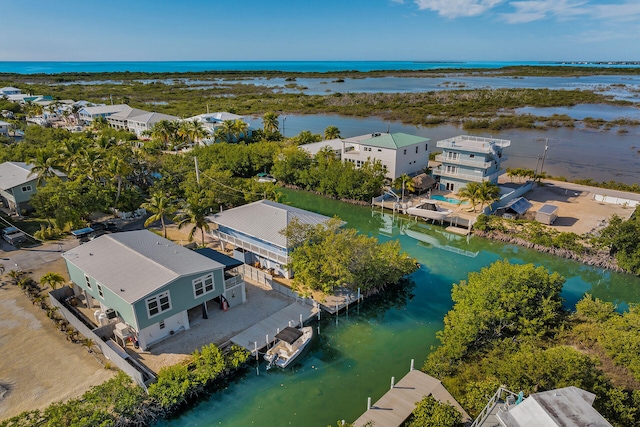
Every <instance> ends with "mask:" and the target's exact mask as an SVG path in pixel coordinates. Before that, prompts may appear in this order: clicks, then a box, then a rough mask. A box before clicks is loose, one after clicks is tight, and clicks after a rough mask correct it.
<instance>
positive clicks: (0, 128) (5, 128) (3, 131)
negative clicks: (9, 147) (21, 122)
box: [0, 120, 11, 136]
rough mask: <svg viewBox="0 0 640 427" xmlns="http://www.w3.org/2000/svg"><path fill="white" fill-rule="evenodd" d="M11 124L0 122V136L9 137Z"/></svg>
mask: <svg viewBox="0 0 640 427" xmlns="http://www.w3.org/2000/svg"><path fill="white" fill-rule="evenodd" d="M10 126H11V123H8V122H4V121H2V120H0V136H9V127H10Z"/></svg>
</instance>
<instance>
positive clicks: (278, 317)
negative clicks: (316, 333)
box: [231, 302, 319, 354]
mask: <svg viewBox="0 0 640 427" xmlns="http://www.w3.org/2000/svg"><path fill="white" fill-rule="evenodd" d="M318 310H319V308H317V307H312V306H309V305H306V304H301V303H299V302H294V303H292V304H290V305H288V306H286V307H285V308H283V309H282V310H280V311H278V312H277V313H274V314H272V315H271V316H269V317H267V318H266V319H264V320H263V321H261V322H259V323H257V324H255V325H253V326H252V327H250V328H248V329H246V330H244V331H243V332H240V333H239V334H238V335H236V336H234V337H233V338H231V342H232V343H234V344H237V345H239V346H241V347H244V348H246V349H247V350H248V351H250V352H252V354H255V353H254V350H255V347H256V343H257V347H258V349H261V348H263V347H265V346H266V345H267V342H266V339H267V335H268V336H269V344H270V343H272V342H273V341H274V337H275V335H276V334H277V333H278V331H281V330H283V329H284V328H286V327H287V326H289V323H290V322H292V325H293V326H299V325H300V315H302V320H303V321H307V320H308V319H310V318H312V317H314V316H316V314H317V313H318Z"/></svg>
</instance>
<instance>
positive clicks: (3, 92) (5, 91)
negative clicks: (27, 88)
mask: <svg viewBox="0 0 640 427" xmlns="http://www.w3.org/2000/svg"><path fill="white" fill-rule="evenodd" d="M21 93H22V91H21V90H20V89H18V88H17V87H11V86H6V87H3V88H1V89H0V98H2V97H3V96H9V95H20V94H21Z"/></svg>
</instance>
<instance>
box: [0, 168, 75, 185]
mask: <svg viewBox="0 0 640 427" xmlns="http://www.w3.org/2000/svg"><path fill="white" fill-rule="evenodd" d="M32 167H33V165H31V164H28V163H23V162H4V163H2V164H0V188H1V189H3V190H8V189H10V188H13V187H17V186H18V185H22V184H25V183H27V182H29V181H33V180H34V179H36V175H35V174H32V173H31V168H32ZM54 172H55V174H56V175H58V176H59V177H63V176H66V175H65V174H64V173H62V172H60V171H58V170H55V169H54Z"/></svg>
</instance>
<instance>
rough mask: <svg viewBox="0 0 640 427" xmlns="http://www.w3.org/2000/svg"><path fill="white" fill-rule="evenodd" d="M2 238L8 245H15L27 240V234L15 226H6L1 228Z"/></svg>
mask: <svg viewBox="0 0 640 427" xmlns="http://www.w3.org/2000/svg"><path fill="white" fill-rule="evenodd" d="M2 238H3V239H4V240H6V241H7V243H9V244H10V245H17V244H18V243H23V242H26V241H27V235H26V234H24V233H23V232H22V231H20V230H19V229H17V228H16V227H7V228H5V229H3V230H2Z"/></svg>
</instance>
